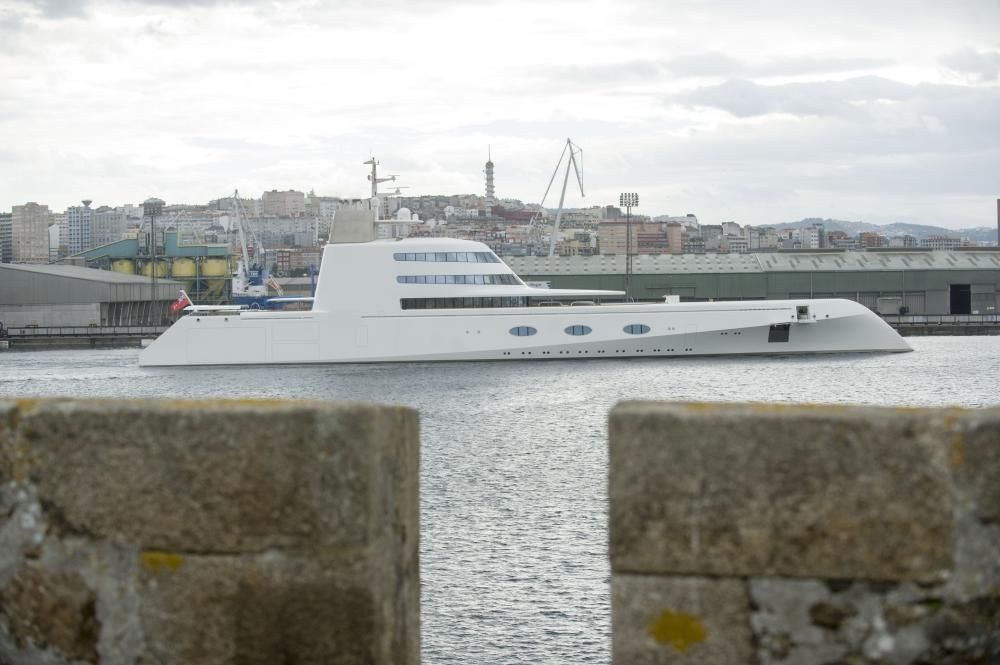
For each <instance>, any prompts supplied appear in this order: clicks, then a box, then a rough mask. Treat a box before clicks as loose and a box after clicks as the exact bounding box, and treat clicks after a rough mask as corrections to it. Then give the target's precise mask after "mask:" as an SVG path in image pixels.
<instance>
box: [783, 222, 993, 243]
mask: <svg viewBox="0 0 1000 665" xmlns="http://www.w3.org/2000/svg"><path fill="white" fill-rule="evenodd" d="M813 224H822V225H823V227H824V228H825V229H826V230H827V231H843V232H844V233H847V234H849V235H857V234H859V233H861V232H862V231H874V232H876V233H881V234H882V235H884V236H889V237H892V236H899V235H904V234H909V235H911V236H913V237H915V238H918V239H919V238H925V237H927V236H937V235H944V236H953V237H957V238H968V239H969V240H971V241H973V242H991V243H995V242H996V241H997V230H996V229H995V228H991V227H989V226H977V227H974V228H970V229H946V228H944V227H941V226H929V225H926V224H907V223H904V222H895V223H893V224H870V223H868V222H848V221H844V220H841V219H820V218H819V217H809V218H807V219H802V220H799V221H797V222H789V223H787V224H775V225H773V226H775V227H776V228H788V229H801V228H808V227H810V226H812V225H813Z"/></svg>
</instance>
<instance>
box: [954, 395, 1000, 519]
mask: <svg viewBox="0 0 1000 665" xmlns="http://www.w3.org/2000/svg"><path fill="white" fill-rule="evenodd" d="M950 444H951V450H950V453H951V461H952V465H953V466H954V468H955V474H956V478H957V480H958V484H959V490H960V493H961V494H962V495H963V496H964V497H965V498H966V499H967V500H969V501H970V502H971V503H972V511H973V513H974V514H975V516H976V517H977V518H978V519H979V520H981V521H982V522H986V523H988V524H997V525H1000V409H984V410H982V411H969V412H967V413H966V415H965V416H964V417H963V418H961V420H959V421H958V422H956V423H955V431H953V433H952V435H951V440H950Z"/></svg>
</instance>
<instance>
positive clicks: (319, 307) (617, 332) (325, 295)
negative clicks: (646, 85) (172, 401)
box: [139, 239, 912, 366]
mask: <svg viewBox="0 0 1000 665" xmlns="http://www.w3.org/2000/svg"><path fill="white" fill-rule="evenodd" d="M431 242H433V243H435V245H431V244H429V243H431ZM412 244H414V241H401V242H395V243H392V242H389V243H380V242H375V243H364V244H358V245H354V246H347V247H345V246H343V245H331V246H328V247H327V250H326V254H325V256H324V260H323V272H322V273H321V277H320V287H319V289H318V290H317V294H316V301H315V303H314V309H313V310H312V311H308V312H260V311H242V312H238V313H231V312H225V313H219V314H215V315H204V314H203V313H200V312H196V313H192V314H189V315H188V316H185V317H182V318H181V319H180V320H179V321H178V322H177V323H175V324H174V325H173V326H172V327H171V328H169V329H168V330H167V331H166V332H165V333H164V334H163V335H161V336H160V337H159V338H158V339H157V340H156V341H155V342H154V343H153V344H152V345H151V346H150V347H149V348H147V349H145V350H144V351H143V352H142V354H141V356H140V360H139V364H140V365H143V366H164V365H252V364H253V365H256V364H272V363H273V364H291V363H295V364H299V363H357V362H411V361H422V362H426V361H451V360H548V359H560V358H561V359H566V358H616V357H635V356H663V357H678V356H680V357H683V356H700V355H751V354H789V353H838V352H902V351H910V350H912V349H911V348H910V346H909V345H908V344H907V343H906V341H905V340H904V339H903V338H902V337H900V336H899V335H898V334H897V333H896V332H895V331H894V330H893V329H892V328H891V327H890V326H889V325H888V324H886V323H885V322H884V321H882V319H880V318H879V317H878V316H877V315H876V314H875V313H873V312H872V311H870V310H869V309H867V308H866V307H864V306H862V305H860V304H858V303H855V302H852V301H849V300H808V299H805V300H787V301H740V302H706V303H676V304H674V303H670V304H668V303H662V304H661V303H657V304H617V305H596V306H574V307H497V308H485V309H407V310H404V309H401V307H400V298H401V297H414V296H416V297H490V296H510V295H526V294H527V295H530V296H532V297H538V296H539V295H543V294H545V293H546V291H545V290H540V289H532V288H531V287H527V286H524V285H523V284H521V285H519V286H499V287H498V286H457V285H409V284H403V285H400V284H397V283H396V279H395V275H397V274H410V273H413V272H414V271H417V270H424V271H426V274H434V273H435V272H440V271H442V270H445V269H451V270H452V271H464V272H469V271H470V270H473V269H474V270H475V271H477V272H482V271H484V270H492V271H493V272H495V273H504V272H507V273H509V268H507V267H506V266H505V265H504V264H502V263H500V264H481V263H480V264H471V266H470V265H469V264H461V263H451V264H445V263H431V264H429V265H415V264H412V263H411V264H408V265H401V264H400V263H394V262H393V261H392V258H391V257H392V253H393V252H398V251H407V250H406V249H405V248H406V247H407V246H411V245H412ZM441 245H444V246H445V249H441V250H439V251H468V252H476V251H478V252H482V251H488V248H486V247H485V246H484V245H481V244H479V243H471V242H468V241H458V240H448V239H434V240H433V241H423V243H422V244H421V245H419V246H422V247H429V246H430V247H433V246H441ZM380 246H381V250H380V252H379V251H378V250H379V247H380ZM456 247H457V248H458V249H456ZM332 248H333V249H332ZM373 249H374V250H375V251H373ZM408 251H413V249H409V250H408ZM419 251H424V250H419ZM358 254H360V255H361V256H360V259H359V258H358V256H356V255H358ZM384 256H388V257H389V260H388V261H385V260H381V261H380V260H378V259H379V258H384ZM454 274H462V272H454ZM333 285H347V286H345V287H343V288H341V289H338V288H333ZM363 286H367V287H369V288H367V290H366V289H365V288H362V287H363ZM414 286H415V288H414ZM563 293H564V295H565V293H567V292H563ZM579 293H580V295H581V296H585V297H586V296H597V297H599V296H600V295H607V294H608V293H609V292H603V293H602V292H594V291H591V292H586V291H580V292H579ZM611 293H613V292H611ZM581 299H583V298H581ZM586 299H590V297H586ZM632 324H642V325H645V326H648V327H649V332H648V333H646V334H642V335H631V334H627V333H626V332H625V328H626V326H629V325H632ZM784 324H787V325H788V326H789V329H788V338H787V341H784V342H781V341H769V339H770V338H771V337H772V335H771V334H770V333H771V328H772V326H775V325H784ZM581 325H582V326H588V327H589V328H591V332H590V334H587V335H583V336H572V335H569V334H567V333H566V328H567V327H569V326H581ZM516 326H531V327H532V328H534V329H536V330H537V333H536V334H533V335H530V336H524V337H517V336H514V335H512V334H511V332H510V331H511V329H512V328H514V327H516ZM779 337H780V335H779Z"/></svg>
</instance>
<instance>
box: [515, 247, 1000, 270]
mask: <svg viewBox="0 0 1000 665" xmlns="http://www.w3.org/2000/svg"><path fill="white" fill-rule="evenodd" d="M502 258H503V260H504V261H505V262H506V263H507V265H509V266H510V267H511V269H512V270H513V271H514V272H515V273H517V274H519V275H558V274H566V275H576V274H602V273H607V274H615V273H624V272H625V256H624V255H608V256H568V257H561V256H554V257H547V256H505V257H502ZM899 270H1000V250H998V251H989V250H986V251H974V252H971V251H965V252H949V251H942V250H935V251H925V252H919V251H913V252H819V253H815V254H812V253H808V252H767V253H763V252H762V253H757V254H644V255H636V256H633V257H632V272H633V273H635V274H658V273H662V274H678V273H691V274H693V273H764V272H870V271H899Z"/></svg>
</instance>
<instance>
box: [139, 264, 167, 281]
mask: <svg viewBox="0 0 1000 665" xmlns="http://www.w3.org/2000/svg"><path fill="white" fill-rule="evenodd" d="M142 274H143V275H144V276H146V277H152V276H153V261H146V262H145V263H143V264H142ZM156 276H157V277H166V276H167V264H166V262H165V261H156Z"/></svg>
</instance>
